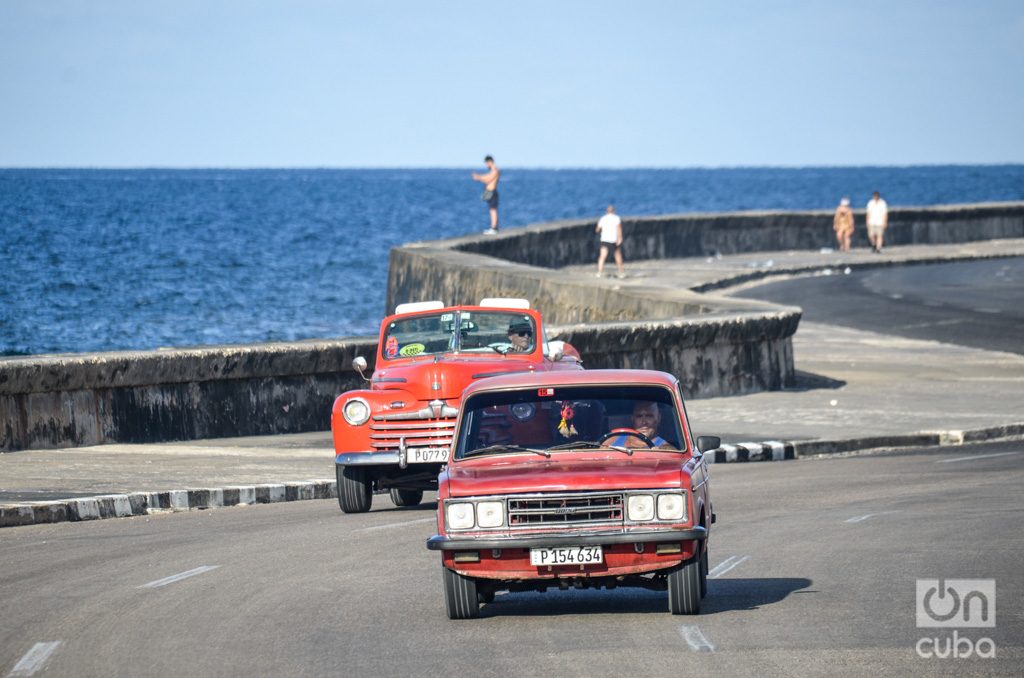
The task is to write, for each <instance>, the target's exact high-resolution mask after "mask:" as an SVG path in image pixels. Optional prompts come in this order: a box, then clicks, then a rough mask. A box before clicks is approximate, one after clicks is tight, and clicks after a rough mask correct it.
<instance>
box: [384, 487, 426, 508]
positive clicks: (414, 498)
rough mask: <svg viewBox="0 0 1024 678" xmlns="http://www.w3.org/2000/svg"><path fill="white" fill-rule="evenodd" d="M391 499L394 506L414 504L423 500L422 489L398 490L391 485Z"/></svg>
mask: <svg viewBox="0 0 1024 678" xmlns="http://www.w3.org/2000/svg"><path fill="white" fill-rule="evenodd" d="M391 501H392V502H394V504H395V506H416V505H417V504H419V503H420V502H421V501H423V490H400V489H398V488H397V487H392V488H391Z"/></svg>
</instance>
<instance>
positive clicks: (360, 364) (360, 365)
mask: <svg viewBox="0 0 1024 678" xmlns="http://www.w3.org/2000/svg"><path fill="white" fill-rule="evenodd" d="M352 369H354V370H355V371H356V372H358V373H359V376H360V377H362V378H363V381H370V380H369V379H367V378H366V375H365V374H363V371H364V370H365V369H366V358H364V357H363V356H361V355H357V356H356V357H355V358H353V359H352Z"/></svg>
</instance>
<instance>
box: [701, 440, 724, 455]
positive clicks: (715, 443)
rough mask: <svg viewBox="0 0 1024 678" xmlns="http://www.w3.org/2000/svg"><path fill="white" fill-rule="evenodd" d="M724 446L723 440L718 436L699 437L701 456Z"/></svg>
mask: <svg viewBox="0 0 1024 678" xmlns="http://www.w3.org/2000/svg"><path fill="white" fill-rule="evenodd" d="M721 446H722V439H721V438H719V437H718V436H698V437H697V450H698V451H700V453H701V454H704V453H705V452H710V451H711V450H717V449H718V448H719V447H721Z"/></svg>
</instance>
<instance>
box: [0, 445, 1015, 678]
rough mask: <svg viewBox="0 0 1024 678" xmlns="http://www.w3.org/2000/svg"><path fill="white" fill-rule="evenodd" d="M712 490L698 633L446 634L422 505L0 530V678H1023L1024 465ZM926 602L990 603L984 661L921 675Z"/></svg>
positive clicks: (526, 605) (982, 452)
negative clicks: (968, 589)
mask: <svg viewBox="0 0 1024 678" xmlns="http://www.w3.org/2000/svg"><path fill="white" fill-rule="evenodd" d="M713 476H714V477H713V482H714V493H715V501H716V511H717V513H718V516H719V522H718V523H717V524H716V525H715V526H714V528H713V532H712V541H711V545H710V549H711V560H710V564H711V568H712V570H711V574H712V578H711V579H710V581H709V593H708V597H707V599H706V600H705V609H704V612H703V613H702V614H701V615H699V616H695V617H680V616H672V615H670V614H668V612H667V602H666V597H665V594H664V593H658V592H650V591H643V590H631V589H619V590H615V591H610V592H609V591H583V592H564V593H563V592H549V593H545V594H540V593H516V594H505V595H499V596H498V597H497V599H496V600H495V602H494V603H492V604H490V605H487V606H485V607H484V608H483V610H482V618H480V619H476V620H468V621H461V622H453V621H449V620H448V619H447V618H446V616H445V613H444V603H443V598H442V589H441V577H440V565H439V558H438V555H437V554H436V553H434V552H430V551H427V550H426V548H425V546H424V541H425V539H426V538H427V537H428V536H429V535H431V534H432V533H433V527H434V521H433V510H434V508H435V507H434V505H433V504H429V505H425V506H423V507H421V508H418V509H410V510H398V509H394V508H388V505H387V502H386V501H384V500H383V497H381V498H379V500H378V501H377V502H375V503H376V505H377V506H378V507H379V508H378V509H376V510H374V511H371V512H370V513H367V514H361V515H347V516H346V515H342V514H341V513H340V511H339V510H338V507H337V504H336V502H335V501H333V500H330V501H328V500H324V501H305V502H297V503H292V504H283V505H260V506H254V507H247V508H236V509H220V510H215V511H202V512H190V513H177V514H167V515H158V516H151V517H146V518H128V519H119V520H104V521H97V522H94V523H78V524H68V523H62V524H54V525H38V526H30V527H21V528H9V529H6V530H4V531H3V532H2V533H0V609H2V610H3V614H2V615H0V675H4V676H8V675H33V674H34V675H47V676H82V675H103V676H121V675H123V676H129V675H130V676H149V675H154V676H155V675H195V676H214V675H216V676H241V675H289V676H293V675H294V676H298V675H303V676H304V675H375V676H410V675H442V674H451V675H474V676H612V675H614V676H623V675H629V676H632V675H637V676H678V675H681V674H683V673H687V674H693V675H702V674H703V675H758V676H763V675H783V674H800V675H809V674H831V675H837V674H839V675H865V676H868V675H870V676H875V675H909V674H921V675H923V674H929V675H936V674H949V675H954V674H956V675H999V674H1002V675H1020V674H1021V670H1022V667H1024V647H1022V639H1024V616H1022V604H1021V601H1022V600H1024V574H1022V572H1024V571H1022V568H1021V567H1020V563H1021V561H1022V559H1024V532H1022V530H1021V528H1020V525H1021V524H1022V522H1024V500H1022V498H1021V493H1020V487H1021V486H1022V484H1024V443H1021V442H1012V443H1008V442H1004V443H997V444H994V443H990V444H985V445H975V446H965V447H957V448H941V449H923V450H915V451H911V452H909V453H908V452H904V453H900V454H885V455H871V456H867V455H865V456H852V457H847V458H832V459H810V460H801V461H793V462H785V463H772V464H737V465H728V466H718V467H715V468H714V470H713ZM923 578H932V579H934V578H959V579H994V580H995V586H996V596H997V605H996V607H995V610H996V625H995V627H994V628H983V629H959V630H958V634H959V637H960V638H964V637H966V638H969V639H971V642H972V643H974V642H977V641H978V640H980V639H981V638H990V639H991V641H992V643H993V644H994V647H995V652H996V657H995V658H978V657H977V656H974V657H971V658H961V659H955V658H945V659H939V658H929V659H926V658H921V657H919V656H918V653H917V651H916V650H915V647H916V646H917V645H918V643H919V642H920V641H921V639H922V638H936V637H937V638H939V639H940V642H941V643H944V642H945V639H946V638H949V637H951V635H952V630H951V629H927V628H917V627H916V625H915V596H916V582H917V580H918V579H923ZM929 642H930V641H929ZM925 647H926V648H927V647H929V646H927V645H926V646H925ZM960 647H961V649H962V650H964V651H966V646H965V645H964V643H963V641H962V642H961V645H960ZM985 647H986V649H987V645H986V646H985Z"/></svg>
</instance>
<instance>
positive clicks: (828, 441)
mask: <svg viewBox="0 0 1024 678" xmlns="http://www.w3.org/2000/svg"><path fill="white" fill-rule="evenodd" d="M995 256H1024V240H1003V241H990V242H979V243H967V244H959V245H937V246H913V247H894V248H889V249H887V250H886V251H885V252H884V253H883V254H872V253H871V252H868V251H855V252H853V253H850V254H841V253H837V252H776V253H771V252H769V253H765V252H762V253H757V254H756V255H750V254H747V255H737V256H725V257H712V258H707V259H687V260H678V261H672V262H664V261H662V262H635V263H630V265H629V267H628V269H627V270H628V272H629V277H627V278H626V279H625V280H621V281H618V280H617V281H615V284H623V285H629V284H634V283H641V284H645V285H650V284H652V283H655V284H664V285H671V286H672V287H674V288H679V287H683V286H685V287H688V288H690V289H700V290H708V289H715V288H721V287H725V286H727V285H728V284H730V283H735V284H741V283H743V282H745V281H749V280H753V279H759V278H764V277H767V276H772V275H791V274H798V273H807V272H810V271H821V270H823V269H826V268H828V269H831V268H840V269H842V268H845V267H847V266H849V267H851V268H861V267H867V266H872V267H873V266H881V265H886V266H888V265H897V264H901V263H908V262H922V261H954V260H969V259H978V258H988V257H995ZM568 270H571V271H573V272H576V273H579V274H581V275H582V274H584V273H586V274H587V275H591V276H592V275H593V273H592V271H593V269H592V267H572V268H571V269H568ZM607 283H608V281H603V282H600V283H597V284H607ZM793 351H794V356H795V362H796V369H797V371H798V374H799V379H798V385H797V388H794V389H791V390H786V391H781V392H778V391H776V392H766V393H757V394H753V395H746V396H735V397H723V398H710V399H703V400H691V401H689V402H688V403H687V409H688V412H689V417H690V422H691V425H692V426H693V428H694V430H695V432H696V433H697V434H699V435H719V436H721V437H722V440H723V442H724V443H726V444H725V445H723V449H722V450H720V451H719V452H717V453H716V455H715V461H717V462H723V461H736V460H741V461H742V460H748V459H749V460H759V459H766V460H770V459H773V458H776V459H778V458H791V457H793V456H808V455H813V454H823V453H835V452H845V451H851V450H858V449H871V448H878V447H898V446H903V445H914V444H958V443H961V442H968V441H971V440H986V439H994V438H999V437H1008V436H1020V435H1024V386H1022V385H1024V356H1020V355H1016V354H1010V353H1000V352H993V351H982V350H977V349H971V348H965V347H961V346H956V345H952V344H942V343H938V342H932V341H916V340H910V339H903V338H899V337H893V336H887V335H882V334H876V333H872V332H863V331H858V330H852V329H847V328H841V327H836V326H832V325H820V324H815V323H810V322H801V324H800V327H799V329H798V330H797V333H796V335H795V336H794V338H793ZM325 420H326V413H325ZM745 442H747V443H748V444H747V445H737V444H742V443H745ZM333 461H334V457H333V449H332V447H331V440H330V433H329V432H318V433H305V434H296V435H279V436H263V437H250V438H232V439H219V440H198V441H186V442H175V443H159V444H141V445H126V444H114V445H101V446H95V447H82V448H69V449H58V450H29V451H24V452H11V453H6V454H0V527H2V526H7V525H20V524H32V523H37V522H58V521H61V520H83V519H90V518H101V517H114V516H126V515H138V514H140V513H146V512H148V511H150V510H153V509H170V510H174V509H187V508H205V507H210V506H224V505H233V504H239V503H254V502H256V503H262V502H271V501H289V500H293V499H312V498H328V497H333V496H335V495H334V485H333V483H334V464H333ZM194 488H203V489H199V490H197V489H194ZM98 496H100V497H104V498H102V499H98V500H97V499H96V497H98ZM75 497H87V498H88V499H86V500H79V501H68V500H69V499H71V498H75ZM29 502H33V503H29Z"/></svg>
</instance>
